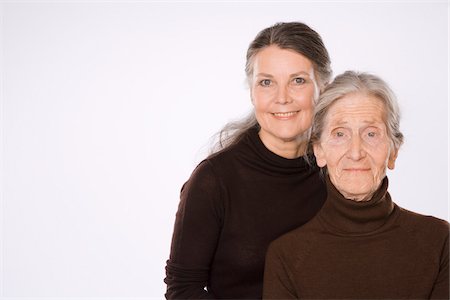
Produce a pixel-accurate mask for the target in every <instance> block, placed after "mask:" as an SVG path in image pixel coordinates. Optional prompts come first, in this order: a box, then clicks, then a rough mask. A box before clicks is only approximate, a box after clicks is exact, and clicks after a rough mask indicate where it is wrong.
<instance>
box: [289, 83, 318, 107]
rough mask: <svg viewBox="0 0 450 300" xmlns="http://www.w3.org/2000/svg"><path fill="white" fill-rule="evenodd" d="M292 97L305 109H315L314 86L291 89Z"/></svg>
mask: <svg viewBox="0 0 450 300" xmlns="http://www.w3.org/2000/svg"><path fill="white" fill-rule="evenodd" d="M290 96H291V98H292V99H294V101H295V102H296V103H297V104H298V105H301V106H302V107H303V108H304V109H305V110H307V109H311V110H313V109H314V86H312V85H311V86H308V87H305V88H300V89H292V90H291V95H290Z"/></svg>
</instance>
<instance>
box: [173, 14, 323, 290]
mask: <svg viewBox="0 0 450 300" xmlns="http://www.w3.org/2000/svg"><path fill="white" fill-rule="evenodd" d="M245 71H246V75H247V79H248V83H249V85H250V98H251V101H252V104H253V106H254V111H252V112H251V114H250V115H249V117H248V118H246V119H245V120H243V121H242V122H237V123H232V124H229V125H227V126H226V127H225V128H224V130H223V131H221V133H220V135H219V142H218V147H216V148H215V149H214V150H215V153H213V154H212V155H210V156H209V157H208V158H207V159H205V160H204V161H202V162H201V163H200V164H199V165H198V166H197V168H196V169H195V170H194V172H193V173H192V175H191V177H190V178H189V180H188V181H187V182H186V183H185V184H184V186H183V188H182V191H181V201H180V204H179V208H178V212H177V216H176V221H175V228H174V233H173V239H172V247H171V253H170V259H169V260H168V261H167V266H166V278H165V282H166V283H167V292H166V298H168V299H193V298H195V299H199V298H208V299H211V298H227V299H260V298H261V297H262V282H263V274H264V257H265V253H266V250H267V247H268V245H269V243H270V242H271V241H272V240H274V239H275V238H277V237H278V236H280V235H282V234H283V233H286V232H288V231H290V230H292V229H294V228H296V227H298V226H300V225H302V224H304V223H306V222H307V221H308V220H310V219H311V218H312V217H313V216H314V215H315V214H316V213H317V211H318V210H319V209H320V207H321V206H322V204H323V202H324V201H325V198H326V189H325V185H324V183H323V182H322V181H321V179H320V175H319V170H318V168H317V167H315V166H313V165H311V164H309V163H308V153H307V145H308V141H309V137H310V128H311V124H312V119H313V113H314V104H315V102H316V100H317V98H318V94H319V92H320V90H321V89H323V87H324V86H325V84H326V83H327V82H328V80H329V78H330V76H331V70H330V59H329V56H328V52H327V50H326V48H325V46H324V44H323V42H322V39H321V37H320V36H319V34H317V32H315V31H314V30H312V29H311V28H310V27H308V26H307V25H305V24H303V23H299V22H290V23H278V24H275V25H274V26H271V27H269V28H266V29H264V30H262V31H261V32H260V33H259V34H258V35H257V36H256V38H255V39H254V41H253V42H252V43H251V44H250V46H249V48H248V51H247V64H246V68H245Z"/></svg>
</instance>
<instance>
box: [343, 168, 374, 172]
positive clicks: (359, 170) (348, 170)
mask: <svg viewBox="0 0 450 300" xmlns="http://www.w3.org/2000/svg"><path fill="white" fill-rule="evenodd" d="M344 171H347V172H367V171H370V169H369V168H348V169H344Z"/></svg>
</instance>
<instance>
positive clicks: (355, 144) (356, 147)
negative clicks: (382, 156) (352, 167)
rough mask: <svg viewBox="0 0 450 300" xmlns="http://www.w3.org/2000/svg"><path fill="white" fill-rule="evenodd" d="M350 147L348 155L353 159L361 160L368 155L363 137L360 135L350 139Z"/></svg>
mask: <svg viewBox="0 0 450 300" xmlns="http://www.w3.org/2000/svg"><path fill="white" fill-rule="evenodd" d="M350 143H351V144H350V149H349V151H348V153H347V154H348V155H347V156H348V157H349V158H350V159H352V160H360V159H362V158H364V157H365V156H366V152H365V150H364V147H363V145H362V141H361V138H360V137H359V136H356V137H353V138H352V139H351V141H350Z"/></svg>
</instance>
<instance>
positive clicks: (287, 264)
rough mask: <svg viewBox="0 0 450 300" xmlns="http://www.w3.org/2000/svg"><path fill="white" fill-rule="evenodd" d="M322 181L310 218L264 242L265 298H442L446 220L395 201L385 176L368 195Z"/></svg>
mask: <svg viewBox="0 0 450 300" xmlns="http://www.w3.org/2000/svg"><path fill="white" fill-rule="evenodd" d="M327 186H328V199H327V201H326V202H325V205H324V206H323V207H322V209H321V210H320V212H319V213H318V214H317V215H316V217H315V218H313V219H312V220H311V221H310V222H309V223H307V224H305V225H304V226H302V227H300V228H298V229H296V230H294V231H292V232H290V233H287V234H285V235H283V236H282V237H281V238H279V239H277V240H276V241H274V242H273V243H272V244H271V246H270V248H269V251H268V253H267V257H266V269H265V275H264V295H263V298H264V299H449V267H448V261H449V248H448V237H449V224H448V223H447V222H446V221H443V220H440V219H437V218H434V217H430V216H423V215H420V214H417V213H413V212H411V211H408V210H405V209H403V208H400V207H399V206H397V205H396V204H394V203H393V202H392V200H391V197H390V195H389V193H388V192H387V187H388V180H387V177H386V178H385V179H384V180H383V183H382V185H381V187H380V188H379V189H378V190H377V192H376V193H375V194H374V196H373V198H372V199H371V200H370V201H367V202H355V201H351V200H348V199H345V198H344V197H343V196H342V195H341V194H340V193H339V192H338V191H337V190H336V188H335V187H334V186H333V185H332V184H331V182H330V181H329V179H327ZM431 200H432V199H431ZM431 200H430V201H431ZM426 201H429V200H426Z"/></svg>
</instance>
